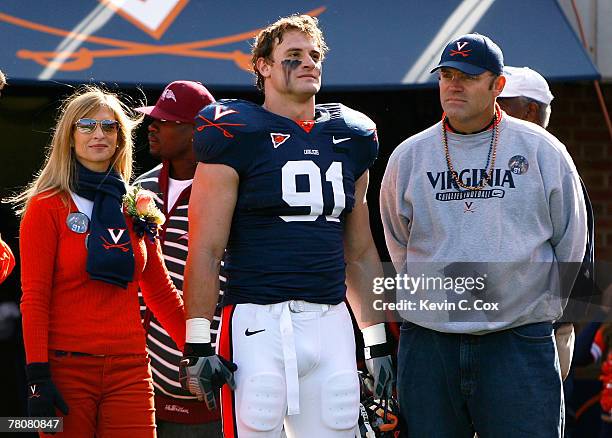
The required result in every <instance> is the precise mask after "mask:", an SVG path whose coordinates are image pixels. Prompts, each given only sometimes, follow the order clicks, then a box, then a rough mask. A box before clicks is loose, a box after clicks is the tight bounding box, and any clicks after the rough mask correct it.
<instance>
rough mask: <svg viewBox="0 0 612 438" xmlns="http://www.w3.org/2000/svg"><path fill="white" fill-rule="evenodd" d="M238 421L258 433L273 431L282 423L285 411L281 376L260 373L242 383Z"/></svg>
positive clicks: (284, 395) (284, 393) (284, 390)
mask: <svg viewBox="0 0 612 438" xmlns="http://www.w3.org/2000/svg"><path fill="white" fill-rule="evenodd" d="M241 383H242V388H240V389H239V391H240V392H241V396H240V400H241V402H240V405H239V406H240V407H239V409H240V411H239V412H238V413H237V414H238V418H239V419H240V421H241V422H242V423H243V424H244V425H245V426H246V427H247V428H249V429H251V430H254V431H258V432H267V431H271V430H274V429H275V428H277V427H278V426H280V424H281V423H282V421H283V419H284V417H285V410H286V400H285V399H286V388H285V381H284V380H283V378H282V376H281V375H279V374H274V373H260V374H254V375H252V376H249V377H248V378H246V379H244V380H243V381H242V382H241Z"/></svg>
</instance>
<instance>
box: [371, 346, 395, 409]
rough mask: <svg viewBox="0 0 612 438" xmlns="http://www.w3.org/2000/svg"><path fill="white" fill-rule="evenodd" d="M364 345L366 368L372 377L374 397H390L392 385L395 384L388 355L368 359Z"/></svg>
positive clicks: (391, 363)
mask: <svg viewBox="0 0 612 438" xmlns="http://www.w3.org/2000/svg"><path fill="white" fill-rule="evenodd" d="M370 348H371V347H366V348H365V351H366V361H365V363H366V368H367V369H368V372H369V373H370V375H371V376H372V378H373V379H374V390H373V392H374V396H375V397H376V398H382V397H391V395H392V393H393V386H394V385H395V372H394V371H393V362H392V360H391V356H390V355H386V356H379V357H370V358H369V359H368V349H370Z"/></svg>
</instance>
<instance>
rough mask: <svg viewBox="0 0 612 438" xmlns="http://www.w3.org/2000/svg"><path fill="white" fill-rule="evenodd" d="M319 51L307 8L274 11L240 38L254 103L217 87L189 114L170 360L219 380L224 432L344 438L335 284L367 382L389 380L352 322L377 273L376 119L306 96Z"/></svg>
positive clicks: (347, 397) (189, 383)
mask: <svg viewBox="0 0 612 438" xmlns="http://www.w3.org/2000/svg"><path fill="white" fill-rule="evenodd" d="M326 51H327V47H326V45H325V41H324V39H323V35H322V32H321V30H320V29H319V28H318V23H317V20H316V19H315V18H312V17H310V16H306V15H299V16H298V15H294V16H290V17H285V18H282V19H280V20H278V21H277V22H276V23H274V24H272V25H270V26H269V27H267V28H266V29H264V30H263V31H261V32H260V33H259V35H258V36H257V37H256V39H255V43H254V46H253V54H252V64H253V70H254V71H255V74H256V78H257V86H258V88H259V89H260V90H262V91H263V93H264V96H265V101H264V104H263V106H258V105H256V104H254V103H251V102H246V101H242V100H221V101H218V102H217V103H214V104H211V105H209V106H208V107H206V108H204V109H203V110H202V111H201V112H200V114H199V115H198V117H197V118H196V123H197V124H196V133H195V139H194V147H195V151H196V157H197V158H198V160H199V164H198V167H197V170H196V175H195V179H194V183H193V189H192V192H191V200H190V203H191V210H190V212H189V223H190V227H191V232H190V242H189V255H188V258H187V266H186V277H185V297H186V308H187V318H188V320H187V346H186V348H185V354H184V359H183V362H182V370H181V373H182V382H183V384H184V385H185V386H186V387H188V388H189V389H190V390H191V391H192V392H193V393H195V394H197V395H199V396H200V397H202V398H203V399H205V400H206V401H207V403H208V404H209V406H210V407H213V406H214V405H215V390H216V389H218V388H219V387H220V386H222V385H223V384H224V383H225V382H227V383H229V385H226V386H223V389H222V395H221V398H222V417H223V428H224V433H225V435H226V436H228V437H233V436H240V437H278V436H280V433H281V429H282V428H283V423H284V427H285V430H286V434H287V436H288V437H353V436H354V434H355V430H356V429H355V428H356V426H357V420H358V417H359V379H358V376H357V368H356V360H355V340H354V334H353V327H352V323H351V317H350V315H349V312H348V310H347V307H346V305H345V304H344V298H345V296H347V297H348V300H349V302H350V303H351V304H352V309H353V311H354V312H355V316H356V318H357V321H358V323H359V324H360V326H361V329H362V332H363V335H364V342H365V345H366V362H367V366H368V368H369V370H370V373H371V374H372V375H373V376H374V378H375V386H376V390H377V393H378V394H389V393H390V392H391V389H392V386H393V380H394V375H393V371H392V367H391V358H390V356H389V355H388V354H389V353H388V351H387V350H386V338H385V330H384V325H383V324H376V325H371V323H368V322H365V321H363V319H364V318H362V316H361V305H360V304H359V303H360V300H361V299H365V298H366V297H367V296H368V295H369V294H370V293H371V287H372V278H373V277H380V276H382V267H381V263H380V259H379V256H378V252H377V250H376V247H375V245H374V241H373V239H372V235H371V231H370V224H369V217H368V207H367V203H366V190H367V186H368V168H369V167H370V166H371V165H372V163H373V162H374V159H375V158H376V154H377V149H378V140H377V137H376V126H375V124H374V123H373V122H372V121H371V120H370V119H369V118H368V117H366V116H364V115H363V114H361V113H359V112H357V111H354V110H352V109H350V108H347V107H346V106H343V105H341V104H324V105H315V94H316V93H317V92H318V91H319V89H320V86H321V66H322V62H323V58H324V56H325V52H326ZM224 251H226V252H225V256H224ZM222 260H223V261H224V268H225V271H226V273H227V290H226V291H225V295H224V297H223V306H224V307H223V313H222V322H221V332H220V335H219V351H218V355H215V352H214V351H213V349H212V347H211V346H210V329H209V326H210V321H211V318H212V317H213V314H214V310H215V304H216V303H217V296H218V291H219V285H218V281H219V279H218V275H217V274H218V270H219V267H220V265H221V263H222ZM234 371H235V372H234Z"/></svg>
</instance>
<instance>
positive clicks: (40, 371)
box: [26, 362, 68, 433]
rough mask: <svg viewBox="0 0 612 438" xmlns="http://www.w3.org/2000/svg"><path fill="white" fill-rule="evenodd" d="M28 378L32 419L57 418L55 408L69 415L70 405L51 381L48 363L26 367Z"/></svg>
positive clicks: (29, 408) (38, 363)
mask: <svg viewBox="0 0 612 438" xmlns="http://www.w3.org/2000/svg"><path fill="white" fill-rule="evenodd" d="M26 376H27V378H28V414H29V415H30V417H56V416H57V415H56V413H55V408H57V409H59V410H60V411H61V412H62V413H63V414H64V415H68V405H67V404H66V402H65V401H64V399H63V398H62V395H61V394H60V393H59V391H58V390H57V388H56V387H55V385H54V384H53V381H52V380H51V371H50V370H49V363H48V362H34V363H31V364H28V365H26ZM47 433H51V432H47Z"/></svg>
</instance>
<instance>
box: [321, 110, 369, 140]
mask: <svg viewBox="0 0 612 438" xmlns="http://www.w3.org/2000/svg"><path fill="white" fill-rule="evenodd" d="M316 109H317V110H318V111H319V112H321V113H322V117H327V115H325V113H327V114H328V115H329V120H330V121H334V120H338V119H339V120H341V121H343V122H344V124H345V125H346V127H347V128H349V129H350V130H352V131H353V132H354V133H355V134H357V135H361V136H364V137H367V136H370V135H373V134H374V133H375V132H376V124H375V123H374V122H373V121H372V119H370V118H369V117H368V116H366V115H365V114H363V113H360V112H359V111H356V110H354V109H352V108H349V107H348V106H345V105H342V104H341V103H324V104H320V105H317V106H316Z"/></svg>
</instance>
